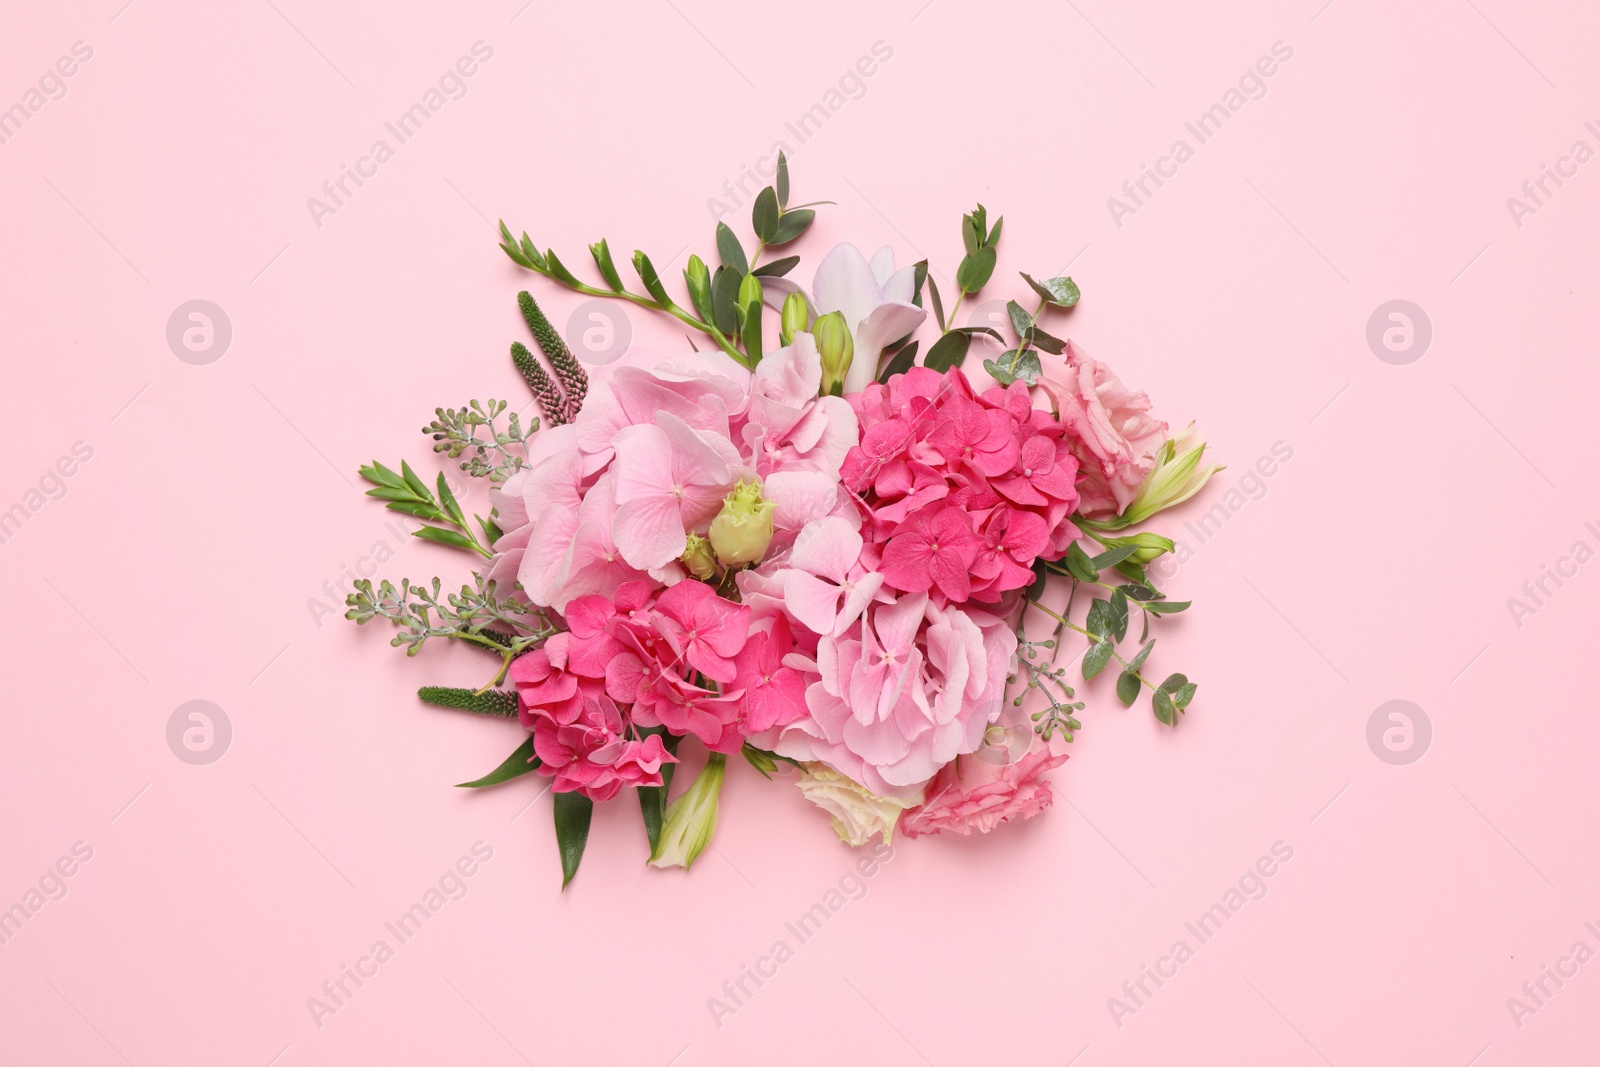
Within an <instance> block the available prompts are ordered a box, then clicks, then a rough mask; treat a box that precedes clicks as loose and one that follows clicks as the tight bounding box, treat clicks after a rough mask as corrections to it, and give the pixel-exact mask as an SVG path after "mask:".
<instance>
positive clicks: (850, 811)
mask: <svg viewBox="0 0 1600 1067" xmlns="http://www.w3.org/2000/svg"><path fill="white" fill-rule="evenodd" d="M798 784H799V786H800V792H801V793H803V794H804V795H805V798H806V799H807V800H809V801H811V803H813V804H815V805H816V806H817V807H819V808H821V809H822V810H823V811H825V812H827V813H828V814H829V815H830V816H832V818H833V828H834V830H836V831H837V832H838V834H839V840H841V841H843V842H844V843H845V844H847V845H864V844H866V843H867V842H868V841H869V840H871V839H872V837H873V836H874V835H877V834H880V833H881V834H882V835H883V842H884V844H889V843H890V838H891V837H892V836H893V834H894V827H895V823H896V822H898V821H899V819H900V813H901V812H903V811H905V810H906V809H907V808H914V807H916V806H917V805H918V804H921V803H922V791H921V790H920V789H919V790H918V791H917V793H916V795H915V796H909V797H880V796H878V795H877V794H876V793H873V792H870V791H868V790H867V789H866V788H865V787H864V786H861V785H859V784H857V783H856V782H854V781H852V780H851V779H849V778H846V777H845V776H844V775H842V774H840V773H838V772H837V771H834V770H831V769H829V768H828V767H827V766H825V765H823V764H821V763H807V764H806V765H805V770H804V773H803V774H802V775H801V776H800V781H799V783H798Z"/></svg>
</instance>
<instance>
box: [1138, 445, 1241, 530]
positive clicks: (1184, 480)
mask: <svg viewBox="0 0 1600 1067" xmlns="http://www.w3.org/2000/svg"><path fill="white" fill-rule="evenodd" d="M1193 433H1194V423H1190V424H1189V426H1188V427H1187V428H1186V429H1185V430H1184V431H1183V432H1182V433H1180V434H1178V435H1176V436H1174V437H1169V438H1167V440H1166V442H1165V443H1164V444H1162V446H1161V451H1160V452H1158V453H1157V454H1156V465H1155V467H1154V468H1153V469H1152V470H1151V471H1150V473H1149V474H1147V475H1145V479H1144V484H1143V485H1141V486H1140V487H1139V493H1138V495H1137V496H1135V497H1134V498H1133V502H1132V503H1130V504H1129V505H1128V508H1127V510H1126V511H1124V512H1123V513H1122V521H1121V523H1120V526H1135V525H1137V524H1139V523H1141V522H1143V521H1144V520H1146V519H1148V518H1149V517H1150V516H1152V515H1154V514H1155V513H1156V512H1158V511H1164V510H1166V509H1167V508H1170V507H1173V506H1175V505H1177V504H1181V503H1183V502H1184V501H1185V500H1188V499H1189V498H1190V497H1192V496H1194V495H1195V494H1196V493H1198V492H1199V491H1200V490H1201V489H1202V488H1203V487H1204V486H1205V484H1206V482H1208V481H1210V480H1211V476H1212V475H1213V474H1215V473H1217V472H1218V471H1220V470H1222V469H1224V468H1223V467H1222V466H1221V464H1217V463H1213V464H1211V465H1210V466H1208V467H1201V466H1200V460H1201V458H1202V457H1203V456H1204V455H1205V451H1206V446H1205V445H1204V444H1203V443H1202V444H1198V445H1196V446H1195V447H1193V448H1191V449H1189V450H1188V451H1187V452H1184V453H1182V454H1181V455H1179V454H1178V444H1179V443H1180V442H1182V441H1185V440H1187V439H1188V438H1189V437H1190V436H1192V435H1193Z"/></svg>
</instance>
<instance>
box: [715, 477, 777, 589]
mask: <svg viewBox="0 0 1600 1067" xmlns="http://www.w3.org/2000/svg"><path fill="white" fill-rule="evenodd" d="M774 506H775V505H774V504H773V503H772V502H771V501H770V500H766V499H763V497H762V496H761V483H760V482H759V481H754V482H747V481H745V480H744V479H743V478H741V479H739V484H737V485H735V486H734V487H733V492H731V493H729V494H728V495H727V496H726V497H724V498H723V501H722V510H721V511H719V512H717V517H716V518H714V519H712V520H711V533H710V539H711V547H712V549H713V550H715V552H716V554H717V559H719V560H720V561H721V562H722V564H723V566H725V567H733V566H737V565H739V564H742V563H759V562H760V561H761V557H762V556H765V555H766V554H767V546H768V545H769V544H771V543H772V512H773V508H774Z"/></svg>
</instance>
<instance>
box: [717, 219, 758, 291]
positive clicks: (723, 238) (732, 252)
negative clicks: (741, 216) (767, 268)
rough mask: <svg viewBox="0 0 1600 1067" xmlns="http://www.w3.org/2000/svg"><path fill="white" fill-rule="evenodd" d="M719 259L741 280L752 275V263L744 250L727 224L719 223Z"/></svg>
mask: <svg viewBox="0 0 1600 1067" xmlns="http://www.w3.org/2000/svg"><path fill="white" fill-rule="evenodd" d="M717 258H718V259H719V260H721V262H722V265H723V266H724V267H728V268H731V269H732V270H734V271H736V272H737V273H738V275H739V277H741V278H743V277H744V276H745V275H746V274H749V273H750V261H749V260H748V259H746V258H745V254H744V248H743V246H741V245H740V244H739V238H737V237H735V236H734V233H733V231H732V230H730V229H729V228H728V224H727V223H726V222H719V223H717Z"/></svg>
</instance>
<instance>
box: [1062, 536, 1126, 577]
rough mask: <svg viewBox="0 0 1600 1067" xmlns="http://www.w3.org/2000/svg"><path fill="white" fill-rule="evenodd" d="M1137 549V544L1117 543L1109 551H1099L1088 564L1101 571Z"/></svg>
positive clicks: (1113, 565)
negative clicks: (1117, 544)
mask: <svg viewBox="0 0 1600 1067" xmlns="http://www.w3.org/2000/svg"><path fill="white" fill-rule="evenodd" d="M1074 544H1076V542H1074ZM1137 551H1139V546H1138V545H1119V546H1117V547H1116V548H1113V549H1110V550H1109V551H1106V552H1102V553H1100V554H1099V555H1098V556H1096V557H1094V558H1093V559H1091V560H1090V561H1089V565H1090V566H1091V567H1093V568H1094V569H1095V570H1096V571H1103V570H1105V569H1106V568H1107V567H1115V566H1116V565H1117V564H1119V563H1121V562H1122V561H1123V560H1125V559H1127V558H1128V557H1129V556H1131V555H1133V554H1134V553H1135V552H1137Z"/></svg>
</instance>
